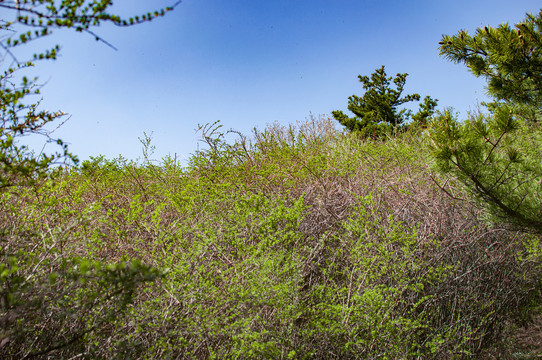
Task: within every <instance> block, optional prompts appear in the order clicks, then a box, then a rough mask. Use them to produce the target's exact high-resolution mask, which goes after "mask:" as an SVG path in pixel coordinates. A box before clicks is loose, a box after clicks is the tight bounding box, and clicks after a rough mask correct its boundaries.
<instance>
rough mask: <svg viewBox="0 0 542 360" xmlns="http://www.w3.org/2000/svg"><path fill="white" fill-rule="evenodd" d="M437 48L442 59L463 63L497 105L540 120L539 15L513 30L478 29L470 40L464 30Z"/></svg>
mask: <svg viewBox="0 0 542 360" xmlns="http://www.w3.org/2000/svg"><path fill="white" fill-rule="evenodd" d="M439 44H440V54H441V55H442V56H444V57H445V58H447V59H449V60H451V61H454V62H456V63H464V64H465V65H467V67H468V68H469V69H470V71H471V72H472V73H473V74H474V75H475V76H477V77H479V76H480V77H483V78H485V79H486V80H487V90H488V93H489V94H490V95H491V96H493V97H494V99H495V100H496V102H506V103H508V105H511V104H514V105H515V106H516V107H520V108H522V109H523V112H524V114H525V115H526V116H527V117H528V118H529V119H530V120H535V119H538V118H540V116H539V114H540V110H541V109H542V12H540V13H539V14H538V15H537V16H535V15H532V14H527V16H526V18H525V19H524V20H523V21H521V22H519V23H517V24H516V25H515V26H514V28H511V27H510V26H509V24H508V23H504V24H501V25H500V26H498V27H496V28H493V27H490V26H484V27H480V28H478V29H477V30H476V32H475V33H474V35H472V36H471V35H469V34H468V33H467V32H466V31H465V30H461V31H459V32H458V33H457V35H454V36H449V35H444V36H443V37H442V41H441V42H440V43H439ZM492 106H495V103H494V104H492ZM529 110H530V111H529Z"/></svg>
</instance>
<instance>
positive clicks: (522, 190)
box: [431, 106, 542, 233]
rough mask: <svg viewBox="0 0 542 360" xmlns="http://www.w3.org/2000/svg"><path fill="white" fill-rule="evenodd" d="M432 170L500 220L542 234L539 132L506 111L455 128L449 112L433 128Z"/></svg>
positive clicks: (499, 109) (541, 144) (503, 109)
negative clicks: (444, 175)
mask: <svg viewBox="0 0 542 360" xmlns="http://www.w3.org/2000/svg"><path fill="white" fill-rule="evenodd" d="M432 125H433V126H432V129H431V138H432V142H433V151H434V157H435V159H436V166H437V167H438V168H439V169H440V170H441V171H443V172H445V173H449V174H451V175H453V176H454V177H455V178H457V179H459V180H460V181H461V182H463V183H464V184H465V185H466V186H467V187H468V188H469V189H471V190H472V192H473V193H474V195H475V196H476V197H477V198H479V199H480V200H481V203H482V204H484V205H485V206H487V207H488V209H489V210H490V212H491V213H492V214H494V215H495V216H496V217H497V220H499V221H501V222H502V221H505V222H508V223H511V224H513V225H515V226H518V227H520V228H523V229H530V230H533V231H536V232H538V233H542V222H541V221H540V217H541V213H540V204H541V202H542V198H541V195H542V194H541V191H540V179H542V167H541V166H540V163H539V159H540V157H541V156H542V153H541V149H542V137H541V136H542V133H541V132H540V130H539V129H538V128H537V127H535V126H534V125H528V124H525V123H524V122H523V121H522V119H521V118H518V117H517V116H515V115H514V113H513V112H512V111H511V109H510V108H508V107H506V106H502V107H499V108H498V109H497V110H496V111H495V112H494V113H493V114H491V115H484V114H479V115H477V116H472V117H471V118H470V119H469V120H468V121H466V122H464V123H459V122H458V121H457V119H455V118H454V117H453V115H452V114H451V113H450V112H444V113H443V114H441V115H440V116H438V117H437V118H436V119H435V120H434V121H433V124H432Z"/></svg>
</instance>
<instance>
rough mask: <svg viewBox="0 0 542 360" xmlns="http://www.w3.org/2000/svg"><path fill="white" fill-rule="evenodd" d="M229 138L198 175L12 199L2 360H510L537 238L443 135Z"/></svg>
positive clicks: (311, 123) (61, 187) (101, 173)
mask: <svg viewBox="0 0 542 360" xmlns="http://www.w3.org/2000/svg"><path fill="white" fill-rule="evenodd" d="M225 135H226V134H223V133H221V128H220V126H219V124H214V125H208V126H205V127H203V128H202V138H203V139H204V140H205V141H206V142H207V143H208V146H207V150H204V151H200V152H198V153H196V154H195V155H194V156H192V158H191V159H190V165H189V166H188V167H185V168H182V167H181V166H180V165H179V164H178V163H177V162H176V161H175V159H171V158H166V159H163V160H162V161H161V162H160V163H156V162H153V161H150V160H149V159H148V158H147V159H144V160H143V161H140V162H138V163H136V162H132V161H127V160H124V159H122V158H118V159H113V160H108V159H104V158H95V159H93V160H92V161H87V162H84V163H83V164H82V166H80V167H76V168H71V169H67V170H61V169H59V170H57V171H56V173H55V174H54V175H53V177H52V178H51V179H50V180H43V181H41V182H38V183H36V184H34V185H30V186H28V185H26V186H20V187H16V188H11V191H6V192H4V193H2V194H1V197H0V202H1V204H0V222H1V228H2V229H3V233H2V241H3V248H2V249H3V250H2V254H3V256H7V255H8V254H18V256H17V257H10V258H9V259H11V260H9V259H8V258H6V259H5V260H6V263H5V265H3V267H2V273H1V276H2V281H3V282H4V283H7V284H8V285H9V286H8V287H7V288H8V289H9V290H10V291H9V292H6V290H5V288H4V291H3V296H2V301H3V304H4V306H6V305H8V304H9V306H10V307H9V308H10V310H9V311H8V312H7V314H6V315H5V316H4V317H2V322H3V328H4V329H9V330H8V331H7V332H6V331H4V333H3V335H2V338H3V339H4V340H2V345H1V346H2V347H1V350H0V351H1V352H2V354H3V355H2V357H3V358H12V359H20V358H24V357H25V356H26V357H27V358H31V357H33V358H65V359H68V358H72V357H77V356H79V357H81V358H105V359H119V358H125V359H135V358H147V359H196V358H197V359H213V358H214V359H234V358H238V359H360V358H363V359H377V358H378V359H400V358H402V359H432V358H438V359H452V358H466V357H471V356H474V357H479V356H482V354H486V355H487V356H497V358H499V357H500V358H505V356H512V355H511V354H512V352H511V351H512V350H511V349H512V347H510V344H509V341H508V340H507V339H509V337H508V336H507V335H506V334H508V333H509V332H510V331H512V330H514V329H515V328H516V327H518V326H520V325H521V324H523V322H525V321H527V320H528V319H529V318H530V316H531V315H533V313H534V312H533V311H534V310H535V309H536V308H537V305H538V304H539V303H540V290H541V284H540V279H541V278H542V269H541V265H542V262H541V260H542V259H541V252H540V247H539V237H538V236H535V235H529V234H526V233H519V232H513V231H511V230H506V229H505V228H504V227H502V226H501V227H499V226H494V225H491V223H489V222H487V221H483V220H481V218H482V217H481V215H482V210H481V208H480V207H479V206H478V205H476V203H475V202H473V201H469V200H468V199H469V198H470V197H469V195H468V193H466V192H465V191H464V190H463V189H462V187H461V186H459V185H458V184H457V183H455V182H453V181H451V180H449V179H445V178H442V177H440V176H438V175H436V174H434V173H433V172H432V168H431V159H430V157H429V153H430V152H429V148H428V144H429V143H430V141H429V140H428V137H427V136H425V135H422V134H415V133H407V134H404V135H402V136H398V137H396V138H393V139H391V138H390V139H388V140H386V141H373V140H367V139H366V140H363V139H361V138H360V137H358V136H356V135H355V134H349V135H345V134H343V133H341V132H338V131H336V130H335V128H334V124H333V122H332V120H329V119H327V118H320V119H314V118H311V119H309V120H307V121H306V122H305V123H302V124H298V126H297V127H294V126H290V127H281V126H279V125H271V126H269V127H267V128H266V129H264V130H262V131H255V133H254V134H252V136H251V137H249V138H245V137H242V136H240V137H239V136H238V137H236V138H235V139H233V140H230V141H229V142H227V141H225V138H224V137H225ZM146 144H147V147H146V148H145V149H144V150H145V151H146V152H145V153H146V154H147V155H149V154H148V152H149V151H148V150H149V146H150V144H149V143H148V142H147V143H146ZM107 264H110V265H107ZM488 354H493V355H488ZM489 358H490V357H489Z"/></svg>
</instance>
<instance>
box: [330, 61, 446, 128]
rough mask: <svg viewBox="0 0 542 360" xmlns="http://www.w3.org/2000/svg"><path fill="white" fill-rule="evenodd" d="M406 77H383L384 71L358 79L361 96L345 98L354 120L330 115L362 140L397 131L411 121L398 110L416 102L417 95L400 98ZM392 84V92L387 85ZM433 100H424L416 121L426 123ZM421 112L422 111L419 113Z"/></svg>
mask: <svg viewBox="0 0 542 360" xmlns="http://www.w3.org/2000/svg"><path fill="white" fill-rule="evenodd" d="M407 76H408V74H406V73H404V74H397V75H396V76H395V78H393V77H387V75H386V71H385V67H384V65H382V67H381V68H379V69H376V71H375V72H374V73H373V74H371V77H368V76H361V75H359V76H358V78H359V81H360V82H361V83H362V84H363V89H364V90H365V93H364V94H363V96H361V97H359V96H356V95H352V96H350V97H349V98H348V110H350V111H351V112H352V113H354V115H355V116H354V117H348V116H347V115H346V114H344V113H343V112H342V111H340V110H337V111H333V112H332V115H333V117H334V118H335V120H337V121H338V122H339V123H341V125H343V126H345V127H346V128H347V129H348V130H349V131H351V132H358V133H360V134H361V135H362V136H365V137H373V138H379V137H382V136H383V135H385V134H389V133H391V132H393V131H397V130H398V129H400V128H401V126H402V125H403V124H404V123H405V122H406V121H407V120H408V119H410V118H411V116H412V112H411V111H410V110H407V109H402V110H399V109H398V107H399V106H401V105H403V104H406V103H408V102H412V101H419V100H420V95H419V94H411V95H406V96H404V97H401V95H402V93H403V90H404V86H405V83H406V77H407ZM392 80H393V83H394V84H395V89H394V88H392V85H391V82H392ZM436 102H437V100H433V99H431V98H430V97H426V99H425V101H424V104H423V105H422V107H423V111H424V112H421V111H420V112H418V114H416V115H417V117H416V120H419V121H420V122H424V121H427V118H428V117H429V116H431V114H432V113H433V111H434V108H435V106H436ZM420 110H422V109H420Z"/></svg>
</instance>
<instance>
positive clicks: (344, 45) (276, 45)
mask: <svg viewBox="0 0 542 360" xmlns="http://www.w3.org/2000/svg"><path fill="white" fill-rule="evenodd" d="M172 2H173V1H165V0H154V1H151V0H146V1H145V0H117V1H115V5H114V9H116V10H117V11H118V12H119V13H121V14H125V15H128V16H129V15H132V14H140V13H143V12H146V11H147V10H149V9H151V10H152V9H156V8H159V7H163V6H167V5H168V4H171V3H172ZM540 7H541V5H540V2H539V1H530V0H516V1H510V0H487V1H486V0H470V1H465V0H453V1H451V0H420V1H418V0H412V1H406V0H403V1H399V0H380V1H377V0H358V1H353V0H333V1H329V0H328V1H323V0H311V1H308V0H274V1H263V0H262V1H260V0H229V1H225V0H184V1H183V2H182V3H181V4H180V5H179V6H178V7H177V8H176V10H175V11H173V12H172V13H169V14H168V15H167V16H166V17H164V18H159V19H157V20H156V21H152V22H151V23H147V24H143V25H139V26H135V27H131V28H118V27H114V26H105V27H102V28H98V29H95V32H96V33H97V34H99V35H100V36H102V37H104V38H105V39H106V40H107V41H109V42H110V43H112V44H113V45H115V46H116V47H117V48H118V51H114V50H112V49H111V48H109V47H107V46H105V45H104V44H102V43H99V42H96V41H94V40H93V39H92V37H90V36H85V35H84V34H72V33H70V32H57V33H56V34H55V35H54V37H51V38H50V39H48V40H40V42H35V43H33V45H32V46H36V47H37V46H40V47H41V46H45V45H46V44H47V43H48V42H51V41H52V42H57V43H60V44H61V45H62V51H61V57H60V58H59V59H58V60H57V61H55V62H51V63H47V64H45V63H41V64H38V66H37V68H36V70H37V71H38V73H39V74H40V79H41V80H42V81H44V82H47V84H46V86H45V87H44V88H43V90H42V94H43V97H44V101H43V104H44V105H45V106H47V107H48V108H49V109H51V110H58V109H61V110H63V111H65V112H67V113H69V114H71V118H70V120H69V121H68V122H67V123H66V124H65V125H64V126H62V127H61V128H60V129H59V130H57V132H56V133H55V134H56V136H58V137H60V138H62V139H64V140H65V141H67V142H68V143H70V144H71V145H70V148H71V150H72V151H73V152H74V153H76V154H77V155H79V157H80V158H81V159H87V158H89V156H96V155H100V154H102V155H105V156H106V157H108V158H112V157H116V156H118V155H123V156H124V157H126V158H129V159H136V158H137V157H139V156H140V155H141V144H140V143H139V141H138V137H142V136H143V132H146V133H147V134H150V133H151V132H152V133H153V143H154V145H155V146H156V152H155V155H154V157H155V158H156V159H160V158H161V157H162V156H164V155H167V154H170V155H174V154H177V156H178V158H180V159H182V160H186V159H187V158H188V156H189V155H190V154H191V153H193V152H194V151H195V150H196V148H197V140H198V135H197V134H196V133H195V131H194V129H195V128H196V127H197V125H198V124H205V123H210V122H214V121H216V120H221V123H222V124H223V125H224V127H225V128H233V129H236V130H239V131H241V132H243V133H245V134H249V133H250V131H251V129H252V128H254V127H258V128H260V129H261V128H263V127H265V125H266V124H269V123H272V122H274V121H278V122H279V123H281V124H288V123H295V122H296V121H298V120H303V119H305V118H306V117H308V116H309V115H310V113H313V114H315V115H319V114H324V115H326V114H330V113H331V111H332V110H337V109H341V110H346V106H347V98H348V96H350V95H352V94H358V95H359V94H361V93H362V88H361V85H360V83H359V82H358V79H357V75H359V74H363V75H369V74H371V73H372V72H373V71H374V70H375V69H376V68H378V67H380V66H381V65H386V71H387V73H388V75H395V74H396V73H398V72H406V73H408V74H409V77H408V78H407V85H406V89H405V93H407V94H408V93H413V92H418V93H420V95H422V97H423V96H425V95H431V96H432V97H434V98H437V99H439V108H444V107H448V106H453V107H454V108H455V109H456V110H457V111H459V112H460V113H461V114H466V112H467V111H468V110H469V109H474V108H475V107H476V104H477V103H478V102H479V101H483V100H484V99H485V98H484V94H485V91H484V81H483V80H482V79H476V78H474V77H473V76H472V75H471V74H470V73H469V72H468V71H467V70H466V68H465V67H464V66H463V65H456V64H452V63H450V62H448V61H446V60H445V59H443V58H441V57H439V56H438V50H437V48H438V41H440V38H441V35H442V34H455V33H456V32H457V31H458V30H460V29H468V30H469V32H471V33H472V32H473V31H474V30H475V29H476V28H477V27H479V26H484V25H486V24H489V25H491V26H497V25H499V24H500V23H503V22H506V21H508V22H510V23H511V24H514V23H516V22H518V21H520V20H521V19H523V18H524V15H525V13H526V12H537V11H539V9H540Z"/></svg>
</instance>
